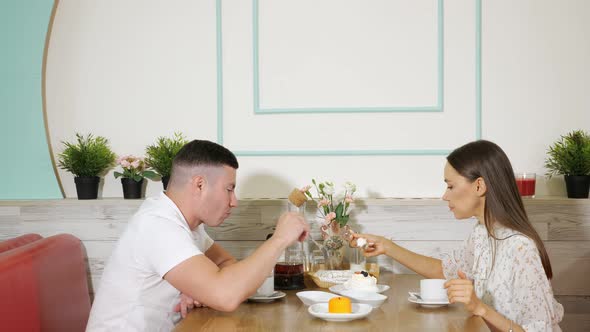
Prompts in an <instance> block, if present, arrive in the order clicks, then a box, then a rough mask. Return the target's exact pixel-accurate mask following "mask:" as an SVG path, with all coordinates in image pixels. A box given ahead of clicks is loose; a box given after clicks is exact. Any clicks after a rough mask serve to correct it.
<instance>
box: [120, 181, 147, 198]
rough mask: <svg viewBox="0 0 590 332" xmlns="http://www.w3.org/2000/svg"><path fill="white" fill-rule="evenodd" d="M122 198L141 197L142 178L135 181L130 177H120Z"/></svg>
mask: <svg viewBox="0 0 590 332" xmlns="http://www.w3.org/2000/svg"><path fill="white" fill-rule="evenodd" d="M121 184H122V185H123V198H125V199H138V198H142V197H143V179H141V180H140V181H135V180H133V179H130V178H122V179H121Z"/></svg>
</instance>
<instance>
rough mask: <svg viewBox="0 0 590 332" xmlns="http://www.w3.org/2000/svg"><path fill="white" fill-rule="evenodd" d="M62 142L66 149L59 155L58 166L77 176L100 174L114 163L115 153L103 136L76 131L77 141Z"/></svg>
mask: <svg viewBox="0 0 590 332" xmlns="http://www.w3.org/2000/svg"><path fill="white" fill-rule="evenodd" d="M62 144H63V145H64V146H65V149H64V150H63V152H62V153H60V154H59V155H58V166H59V167H60V168H61V169H65V170H66V171H68V172H70V173H72V174H74V175H75V176H100V175H102V174H103V173H105V172H106V171H107V170H108V169H109V168H111V167H112V166H113V165H114V162H115V154H114V153H113V151H111V149H110V147H109V141H108V140H107V139H106V138H104V137H102V136H98V137H94V136H92V134H88V135H87V136H86V137H84V136H82V135H80V134H78V133H76V143H70V142H63V141H62Z"/></svg>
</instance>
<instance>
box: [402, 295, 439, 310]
mask: <svg viewBox="0 0 590 332" xmlns="http://www.w3.org/2000/svg"><path fill="white" fill-rule="evenodd" d="M408 301H410V302H412V303H416V304H419V305H421V306H423V307H424V308H439V307H444V306H446V305H449V300H440V301H425V300H421V299H418V298H416V297H413V296H410V297H408Z"/></svg>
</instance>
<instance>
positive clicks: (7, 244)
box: [0, 233, 43, 254]
mask: <svg viewBox="0 0 590 332" xmlns="http://www.w3.org/2000/svg"><path fill="white" fill-rule="evenodd" d="M42 238H43V237H42V236H41V235H39V234H33V233H31V234H25V235H21V236H19V237H15V238H13V239H9V240H6V241H2V242H0V254H1V253H3V252H5V251H8V250H11V249H14V248H18V247H20V246H24V245H25V244H29V243H31V242H34V241H37V240H39V239H42Z"/></svg>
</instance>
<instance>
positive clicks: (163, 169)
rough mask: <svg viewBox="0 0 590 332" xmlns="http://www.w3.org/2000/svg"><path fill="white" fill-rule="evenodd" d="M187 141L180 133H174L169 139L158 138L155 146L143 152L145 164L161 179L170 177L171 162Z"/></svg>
mask: <svg viewBox="0 0 590 332" xmlns="http://www.w3.org/2000/svg"><path fill="white" fill-rule="evenodd" d="M186 143H188V141H187V140H186V138H185V137H184V135H183V134H181V133H178V132H176V133H174V135H173V136H172V137H171V138H169V137H158V139H157V141H156V143H155V144H153V145H150V146H148V147H147V148H146V150H145V155H146V158H145V162H146V163H147V164H148V165H149V166H150V167H151V168H153V169H154V170H155V171H156V173H158V175H160V176H161V177H167V176H170V172H171V171H172V161H173V160H174V157H175V156H176V154H177V153H178V151H180V149H181V148H182V147H183V146H184V145H185V144H186Z"/></svg>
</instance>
